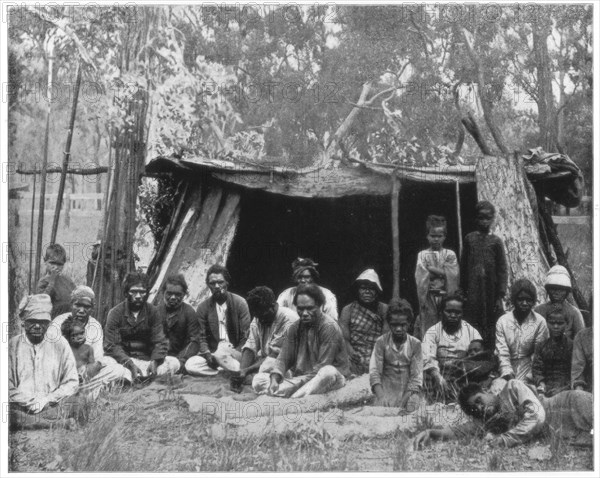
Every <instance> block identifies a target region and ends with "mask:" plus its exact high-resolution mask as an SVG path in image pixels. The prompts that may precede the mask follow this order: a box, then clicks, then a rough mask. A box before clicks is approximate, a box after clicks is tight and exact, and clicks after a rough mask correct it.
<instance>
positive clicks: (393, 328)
mask: <svg viewBox="0 0 600 478" xmlns="http://www.w3.org/2000/svg"><path fill="white" fill-rule="evenodd" d="M412 319H413V311H412V308H411V306H410V304H409V303H408V302H407V301H406V300H403V299H400V300H392V302H391V303H390V304H389V307H388V310H387V313H386V315H385V320H386V321H387V323H388V326H389V329H390V331H389V332H387V333H385V334H383V335H382V336H381V337H379V338H378V339H377V340H376V342H375V346H374V348H373V353H372V354H371V362H370V364H369V381H370V383H371V389H372V390H373V393H374V394H375V397H376V399H375V403H376V404H377V405H381V406H387V407H400V408H404V409H406V410H408V411H414V410H416V408H417V407H418V406H419V404H420V401H421V395H420V394H421V387H422V385H423V355H422V353H421V341H420V340H419V339H416V338H414V337H413V336H411V335H409V334H408V327H409V324H410V323H411V322H412Z"/></svg>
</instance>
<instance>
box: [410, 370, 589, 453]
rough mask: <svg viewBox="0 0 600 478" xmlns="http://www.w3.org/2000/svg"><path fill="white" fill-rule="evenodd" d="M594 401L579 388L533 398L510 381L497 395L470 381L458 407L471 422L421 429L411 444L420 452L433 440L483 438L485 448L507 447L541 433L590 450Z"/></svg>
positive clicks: (521, 383)
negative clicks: (558, 437) (559, 437)
mask: <svg viewBox="0 0 600 478" xmlns="http://www.w3.org/2000/svg"><path fill="white" fill-rule="evenodd" d="M593 402H594V399H593V395H592V394H591V393H588V392H583V391H580V390H569V391H565V392H560V393H558V394H557V395H554V396H553V397H551V398H544V397H541V398H538V397H537V396H536V394H535V393H534V392H533V390H532V389H530V388H529V387H528V386H527V385H525V384H524V383H523V382H521V381H520V380H514V379H513V380H509V381H508V382H507V384H506V385H505V386H504V388H503V389H502V390H501V391H500V393H499V394H497V395H496V394H494V393H492V392H485V391H483V390H482V388H481V386H480V385H478V384H476V383H471V384H469V385H466V386H465V387H463V388H462V389H461V391H460V395H459V403H460V406H461V408H462V410H463V411H464V412H465V413H466V414H467V415H469V416H470V417H472V418H473V419H472V420H470V421H468V422H466V423H462V424H459V425H455V426H446V427H444V428H441V429H429V430H425V431H423V432H421V433H419V434H418V435H417V436H416V437H415V439H414V446H415V448H416V449H419V448H420V447H421V446H424V445H427V444H428V443H429V441H430V440H432V439H434V440H453V439H457V438H461V437H473V436H482V437H484V439H485V441H486V442H487V443H488V444H489V445H490V446H506V447H512V446H515V445H519V444H522V443H525V442H528V441H530V440H531V439H533V438H534V437H536V436H537V435H539V434H540V433H541V432H542V431H544V430H545V429H547V430H548V431H549V432H550V433H557V434H560V436H561V438H563V439H572V440H573V441H572V442H571V444H573V445H580V446H592V445H593V436H592V435H591V434H590V431H591V429H592V427H593V426H594V412H593Z"/></svg>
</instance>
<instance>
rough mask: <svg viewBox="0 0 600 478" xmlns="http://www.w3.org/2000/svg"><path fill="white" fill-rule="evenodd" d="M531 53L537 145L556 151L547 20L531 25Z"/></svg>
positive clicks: (554, 107)
mask: <svg viewBox="0 0 600 478" xmlns="http://www.w3.org/2000/svg"><path fill="white" fill-rule="evenodd" d="M532 32H533V51H534V57H535V63H536V69H537V79H538V83H537V87H538V101H537V105H538V125H539V128H540V137H539V144H540V146H542V148H543V149H544V151H556V149H557V141H556V140H557V133H558V131H557V124H556V105H555V103H554V93H553V92H552V79H553V71H551V62H550V57H549V55H548V43H547V41H548V35H549V34H550V28H549V24H548V19H546V18H543V17H542V18H540V19H539V21H538V22H536V23H535V24H534V25H533V28H532Z"/></svg>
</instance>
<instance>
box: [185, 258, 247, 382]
mask: <svg viewBox="0 0 600 478" xmlns="http://www.w3.org/2000/svg"><path fill="white" fill-rule="evenodd" d="M230 282H231V276H230V275H229V272H228V271H227V269H226V268H225V267H223V266H220V265H217V264H215V265H213V266H211V267H210V268H209V269H208V271H207V273H206V284H207V285H208V288H209V289H210V293H211V297H209V298H208V299H206V300H205V301H203V302H202V303H201V304H200V305H199V306H198V310H197V314H198V319H199V321H200V351H199V352H198V355H196V356H195V357H192V358H191V359H190V360H189V361H188V363H187V364H186V369H187V371H188V373H190V374H192V375H205V370H206V369H207V368H212V369H215V370H216V369H217V368H218V367H219V366H221V367H222V368H223V369H225V370H228V371H230V372H239V370H240V360H241V358H242V347H243V346H244V344H245V343H246V339H247V338H248V331H249V329H250V322H251V319H250V312H249V310H248V304H247V303H246V301H245V300H244V299H243V298H242V297H240V296H239V295H236V294H233V293H231V292H229V291H228V290H227V289H228V287H229V284H230ZM207 365H208V367H207Z"/></svg>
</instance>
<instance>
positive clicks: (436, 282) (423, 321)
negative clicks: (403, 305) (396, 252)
mask: <svg viewBox="0 0 600 478" xmlns="http://www.w3.org/2000/svg"><path fill="white" fill-rule="evenodd" d="M426 228H427V241H428V242H429V248H428V249H425V250H424V251H421V252H419V255H418V256H417V268H416V269H415V281H416V283H417V294H418V296H419V316H418V317H417V320H416V321H415V327H414V335H415V337H417V338H418V339H420V340H423V337H424V336H425V332H427V330H429V328H430V327H432V326H433V325H435V324H436V323H437V322H438V320H439V306H440V302H441V300H442V296H443V295H446V294H452V293H453V292H455V291H456V289H457V288H458V261H457V259H456V254H455V253H454V252H453V251H451V250H450V249H444V248H443V245H444V241H445V240H446V233H447V227H446V218H444V217H443V216H429V217H428V218H427V222H426Z"/></svg>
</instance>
